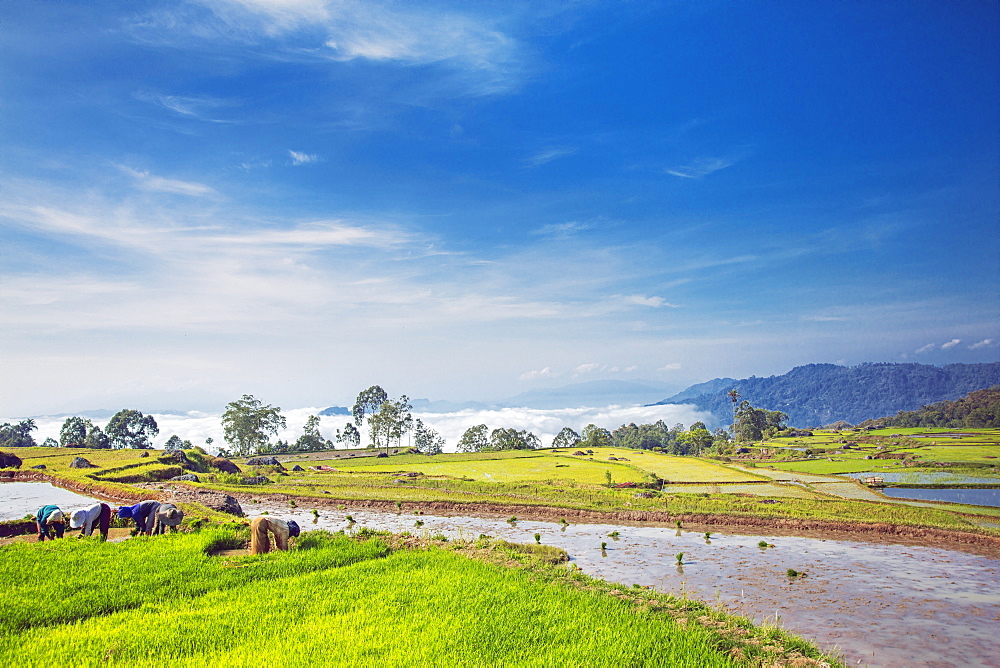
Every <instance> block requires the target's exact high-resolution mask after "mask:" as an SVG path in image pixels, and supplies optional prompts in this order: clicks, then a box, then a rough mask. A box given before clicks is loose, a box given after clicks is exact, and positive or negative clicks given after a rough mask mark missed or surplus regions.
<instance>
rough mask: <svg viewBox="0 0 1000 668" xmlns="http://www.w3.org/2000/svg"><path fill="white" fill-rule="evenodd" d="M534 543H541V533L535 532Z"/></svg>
mask: <svg viewBox="0 0 1000 668" xmlns="http://www.w3.org/2000/svg"><path fill="white" fill-rule="evenodd" d="M535 543H536V544H537V545H541V544H542V534H540V533H536V534H535Z"/></svg>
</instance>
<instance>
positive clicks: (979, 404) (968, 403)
mask: <svg viewBox="0 0 1000 668" xmlns="http://www.w3.org/2000/svg"><path fill="white" fill-rule="evenodd" d="M859 426H861V427H868V426H872V427H947V428H958V429H963V428H972V429H974V428H995V427H1000V386H994V387H990V388H987V389H985V390H976V391H975V392H970V393H969V394H967V395H966V396H964V397H962V398H961V399H956V400H955V401H939V402H937V403H935V404H931V405H929V406H921V407H920V408H919V409H918V410H915V411H900V412H899V413H897V414H896V415H895V416H893V417H885V418H880V419H878V420H869V421H867V422H863V423H861V424H860V425H859Z"/></svg>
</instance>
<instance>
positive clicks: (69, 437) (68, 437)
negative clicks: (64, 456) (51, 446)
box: [59, 417, 94, 448]
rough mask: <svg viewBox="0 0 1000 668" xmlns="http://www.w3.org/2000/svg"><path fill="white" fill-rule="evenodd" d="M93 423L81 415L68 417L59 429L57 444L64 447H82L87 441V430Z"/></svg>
mask: <svg viewBox="0 0 1000 668" xmlns="http://www.w3.org/2000/svg"><path fill="white" fill-rule="evenodd" d="M93 426H94V425H93V424H92V423H91V422H90V420H87V419H85V418H82V417H68V418H66V421H65V422H63V425H62V429H60V430H59V445H60V446H62V447H64V448H83V447H86V443H87V431H88V430H89V429H90V428H91V427H93Z"/></svg>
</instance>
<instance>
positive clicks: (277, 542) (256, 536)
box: [250, 516, 299, 554]
mask: <svg viewBox="0 0 1000 668" xmlns="http://www.w3.org/2000/svg"><path fill="white" fill-rule="evenodd" d="M268 532H270V533H271V534H272V535H273V536H274V549H276V550H287V549H288V539H289V538H294V537H296V536H298V535H299V525H298V524H296V523H295V520H288V521H285V520H279V519H277V518H274V517H263V516H261V517H256V518H254V520H253V521H252V522H250V554H263V553H265V552H270V551H271V541H270V540H268V535H267V534H268Z"/></svg>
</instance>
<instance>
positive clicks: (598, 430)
mask: <svg viewBox="0 0 1000 668" xmlns="http://www.w3.org/2000/svg"><path fill="white" fill-rule="evenodd" d="M728 446H729V437H728V434H726V432H725V431H724V430H722V429H716V430H715V433H712V432H710V431H709V430H708V428H707V427H706V426H705V423H703V422H695V423H694V424H692V425H691V428H690V429H685V428H684V425H682V424H676V425H674V426H673V427H668V426H667V425H666V423H664V422H663V421H662V420H659V421H657V422H654V423H652V424H641V425H637V424H635V423H634V422H632V423H629V424H623V425H622V426H620V427H618V428H617V429H615V430H614V431H609V430H608V429H605V428H604V427H598V426H597V425H595V424H588V425H587V426H586V427H584V428H583V433H582V434H580V433H578V432H577V431H576V430H575V429H573V428H572V427H563V428H562V429H561V430H560V431H559V433H558V434H556V435H555V438H553V439H552V446H551V447H553V448H597V447H620V448H635V449H642V450H652V449H654V448H655V449H658V450H662V451H664V452H669V453H671V454H676V455H700V454H703V453H706V452H708V451H710V450H712V449H713V448H714V449H715V450H714V451H716V452H719V453H720V454H721V453H723V452H724V449H725V448H726V447H728ZM540 447H542V444H541V441H540V440H539V438H538V437H537V436H536V435H535V434H533V433H531V432H530V431H526V430H520V431H519V430H516V429H512V428H504V427H500V428H498V429H493V430H492V431H491V430H490V429H489V427H487V426H486V425H485V424H479V425H475V426H473V427H469V428H468V429H466V430H465V433H464V434H462V438H461V439H460V440H459V442H458V451H459V452H496V451H500V450H534V449H536V448H540Z"/></svg>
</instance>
